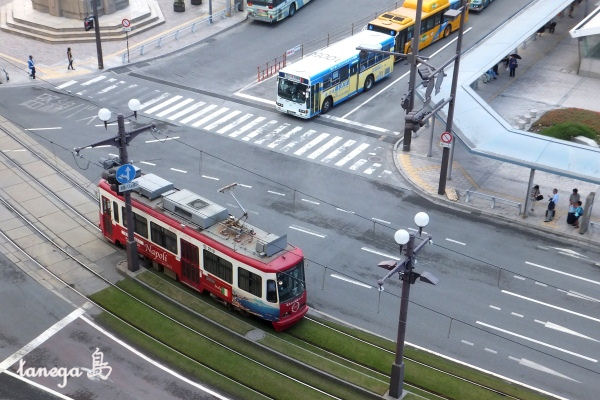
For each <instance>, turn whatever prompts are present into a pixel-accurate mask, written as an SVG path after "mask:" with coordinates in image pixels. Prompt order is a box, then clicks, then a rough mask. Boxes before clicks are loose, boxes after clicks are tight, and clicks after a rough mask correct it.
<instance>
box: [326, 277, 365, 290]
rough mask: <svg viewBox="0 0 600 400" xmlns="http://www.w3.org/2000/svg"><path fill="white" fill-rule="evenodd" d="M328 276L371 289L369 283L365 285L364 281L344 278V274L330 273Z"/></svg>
mask: <svg viewBox="0 0 600 400" xmlns="http://www.w3.org/2000/svg"><path fill="white" fill-rule="evenodd" d="M330 276H331V277H332V278H335V279H339V280H341V281H344V282H348V283H352V284H353V285H357V286H361V287H364V288H367V289H371V288H372V286H371V285H367V284H366V283H362V282H359V281H355V280H354V279H350V278H346V277H345V276H341V275H338V274H331V275H330Z"/></svg>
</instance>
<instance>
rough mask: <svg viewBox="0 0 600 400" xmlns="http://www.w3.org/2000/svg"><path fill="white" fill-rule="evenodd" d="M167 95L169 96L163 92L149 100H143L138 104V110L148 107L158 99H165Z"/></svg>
mask: <svg viewBox="0 0 600 400" xmlns="http://www.w3.org/2000/svg"><path fill="white" fill-rule="evenodd" d="M167 97H169V93H163V94H161V95H160V96H157V97H154V98H151V99H150V100H148V101H145V102H144V103H142V104H141V105H140V110H143V109H144V108H146V107H149V106H151V105H152V104H155V103H158V102H159V101H161V100H162V99H166V98H167Z"/></svg>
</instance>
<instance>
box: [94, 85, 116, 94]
mask: <svg viewBox="0 0 600 400" xmlns="http://www.w3.org/2000/svg"><path fill="white" fill-rule="evenodd" d="M117 86H119V85H110V86H107V87H105V88H104V89H102V90H101V91H99V92H98V94H104V93H106V92H110V91H111V90H113V89H114V88H116V87H117Z"/></svg>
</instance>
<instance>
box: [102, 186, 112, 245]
mask: <svg viewBox="0 0 600 400" xmlns="http://www.w3.org/2000/svg"><path fill="white" fill-rule="evenodd" d="M102 232H103V233H104V236H106V237H108V238H111V239H112V234H113V226H112V219H111V209H110V201H109V200H108V199H107V198H106V197H104V196H102Z"/></svg>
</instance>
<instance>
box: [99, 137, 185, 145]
mask: <svg viewBox="0 0 600 400" xmlns="http://www.w3.org/2000/svg"><path fill="white" fill-rule="evenodd" d="M176 139H179V136H173V137H168V138H163V139H152V140H146V142H145V143H156V142H168V141H169V140H176ZM97 147H99V146H97Z"/></svg>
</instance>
